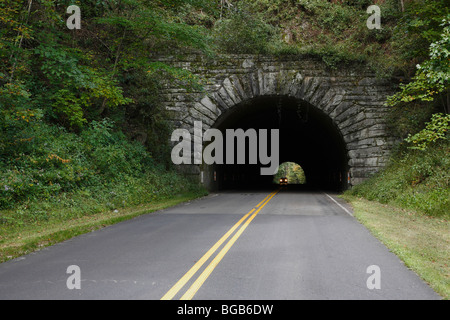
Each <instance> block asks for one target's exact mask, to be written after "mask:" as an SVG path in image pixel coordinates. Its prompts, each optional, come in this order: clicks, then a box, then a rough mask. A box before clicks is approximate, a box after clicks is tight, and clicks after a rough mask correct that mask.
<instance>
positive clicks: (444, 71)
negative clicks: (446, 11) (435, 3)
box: [388, 15, 450, 113]
mask: <svg viewBox="0 0 450 320" xmlns="http://www.w3.org/2000/svg"><path fill="white" fill-rule="evenodd" d="M441 25H442V27H443V32H442V34H441V39H440V40H438V41H436V42H433V43H432V44H431V45H430V49H429V59H428V60H426V61H425V62H424V63H422V64H418V65H417V72H416V75H415V76H414V77H413V79H412V81H411V82H410V83H408V84H406V85H400V89H401V91H400V92H398V93H397V94H395V95H393V96H391V97H390V98H389V99H388V103H389V105H391V106H395V105H397V104H399V103H401V102H411V101H415V100H421V101H434V100H435V98H437V97H440V98H441V101H442V107H443V109H444V112H445V113H449V105H450V84H449V79H450V15H449V16H448V17H447V18H446V19H444V20H443V22H442V24H441Z"/></svg>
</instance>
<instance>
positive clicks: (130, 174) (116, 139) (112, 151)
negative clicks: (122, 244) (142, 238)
mask: <svg viewBox="0 0 450 320" xmlns="http://www.w3.org/2000/svg"><path fill="white" fill-rule="evenodd" d="M29 130H31V131H32V132H31V133H32V134H33V136H34V138H33V140H32V141H29V142H28V148H26V149H25V148H22V150H21V152H18V154H17V155H15V156H14V158H13V157H11V155H4V156H5V157H4V158H7V157H8V156H9V158H8V159H5V160H6V161H5V162H2V164H1V165H0V209H6V208H16V209H17V208H20V207H21V206H22V204H24V203H25V204H27V203H28V204H31V203H34V204H35V205H36V203H39V202H40V201H42V200H45V201H50V202H51V201H57V200H56V199H60V198H61V197H62V196H63V195H64V194H67V195H68V194H84V195H86V196H87V195H89V197H91V198H95V197H97V196H101V195H103V196H104V194H105V193H106V194H110V192H114V193H116V194H118V192H120V194H121V197H119V199H121V201H126V202H127V203H130V202H133V203H142V202H139V201H143V199H147V200H149V201H150V200H151V199H152V198H151V197H150V198H149V197H148V196H144V195H143V194H142V193H143V192H149V191H150V190H151V195H152V196H154V197H156V196H158V197H162V196H170V195H174V194H177V193H179V192H183V191H186V190H189V189H192V188H195V185H194V184H191V183H190V182H189V181H188V180H186V179H185V178H183V177H181V176H178V175H177V174H176V173H175V172H171V171H166V170H165V168H163V167H161V166H160V165H159V164H158V163H156V162H155V161H154V160H153V158H152V157H151V155H150V154H149V153H148V152H147V151H146V150H145V148H144V146H143V145H142V144H140V143H137V142H130V141H129V140H128V139H127V138H126V137H125V135H124V134H123V133H122V132H121V131H118V130H116V129H115V128H114V125H113V123H112V122H111V121H109V120H107V119H104V120H102V121H99V122H97V121H92V122H91V123H90V124H89V126H88V127H87V128H86V129H85V130H84V131H83V132H82V133H81V134H75V133H71V132H67V130H65V129H64V128H61V127H56V126H54V125H50V126H49V125H46V124H44V123H41V124H40V125H39V126H37V127H35V128H33V129H31V128H29ZM166 178H167V179H168V180H167V181H165V179H166ZM174 183H178V185H174ZM138 188H142V190H141V191H139V190H138ZM137 194H139V196H137ZM52 199H53V200H52ZM103 200H108V201H111V200H110V199H109V198H108V197H107V198H105V199H103ZM114 203H115V205H118V204H117V202H114Z"/></svg>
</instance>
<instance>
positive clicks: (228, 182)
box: [209, 96, 348, 191]
mask: <svg viewBox="0 0 450 320" xmlns="http://www.w3.org/2000/svg"><path fill="white" fill-rule="evenodd" d="M215 128H217V129H219V130H221V131H222V133H223V136H224V139H225V130H226V129H243V130H244V131H246V130H248V129H256V130H257V132H258V130H259V129H268V132H269V137H270V129H279V130H280V140H279V146H280V149H279V151H280V153H279V164H281V163H283V162H287V161H290V162H295V163H297V164H299V165H300V166H301V167H302V168H303V170H304V172H305V176H306V182H307V183H306V187H308V188H314V189H321V190H334V191H342V190H345V189H346V188H347V172H348V167H347V163H348V158H347V157H348V156H347V150H346V146H345V143H344V141H343V138H342V136H341V134H340V132H339V130H338V128H337V127H336V126H335V125H334V124H333V122H332V120H331V118H330V117H328V116H327V115H325V114H324V113H323V112H322V111H321V110H319V109H317V108H315V107H313V106H312V105H309V104H308V103H306V102H303V101H300V100H297V99H294V98H289V97H279V96H276V97H259V98H256V99H253V100H251V101H250V102H246V103H244V104H241V105H237V106H235V107H234V108H232V109H230V110H228V111H227V112H226V113H224V114H222V115H221V117H220V118H219V119H218V121H217V122H216V125H215ZM258 138H260V137H258ZM225 140H226V139H225ZM269 141H270V138H269ZM224 149H225V148H224ZM270 150H271V149H270V147H269V152H270ZM248 151H249V146H248V141H247V143H246V154H247V157H248ZM224 153H225V154H226V151H225V150H224ZM269 154H270V153H269ZM225 158H226V155H225ZM235 158H236V152H235ZM247 159H248V158H247ZM245 163H246V164H243V165H242V164H222V165H218V164H216V165H212V166H211V167H212V168H210V169H209V170H210V171H211V170H212V171H214V175H211V176H214V181H213V182H212V183H211V185H212V189H216V190H228V189H233V190H236V189H246V188H269V187H273V176H264V175H261V173H260V168H261V166H263V165H262V164H261V163H259V164H253V165H251V164H248V163H249V161H246V162H245ZM267 166H268V165H267ZM267 166H263V167H267Z"/></svg>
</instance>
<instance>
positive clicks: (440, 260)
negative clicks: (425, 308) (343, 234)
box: [342, 194, 450, 300]
mask: <svg viewBox="0 0 450 320" xmlns="http://www.w3.org/2000/svg"><path fill="white" fill-rule="evenodd" d="M342 197H343V198H344V199H345V200H347V201H348V202H349V203H350V204H351V205H352V206H353V208H354V215H355V217H356V218H357V219H358V221H360V222H361V223H362V224H363V225H365V226H366V227H367V228H368V229H369V230H370V231H371V233H372V234H373V235H374V236H375V237H377V238H378V239H379V240H380V241H381V242H383V243H384V244H385V245H386V246H387V247H388V248H389V250H391V251H392V252H393V253H395V254H396V255H397V256H398V257H399V258H400V259H401V260H402V261H403V262H404V263H405V265H406V266H407V267H408V268H410V269H412V270H413V271H414V272H416V273H417V274H418V275H419V276H420V277H421V278H422V279H423V280H424V281H425V282H427V283H428V284H429V285H430V286H431V288H433V289H434V290H435V291H436V292H437V293H438V294H440V295H441V296H442V297H443V298H444V299H446V300H448V299H449V298H450V268H449V266H448V264H449V262H450V233H449V230H450V229H449V227H450V224H449V220H448V218H446V217H442V216H441V217H432V216H429V215H425V214H423V213H420V212H417V211H413V210H407V209H402V208H399V207H396V206H392V205H387V204H382V203H379V202H376V201H369V200H366V199H363V198H358V197H355V196H351V195H349V194H344V195H343V196H342Z"/></svg>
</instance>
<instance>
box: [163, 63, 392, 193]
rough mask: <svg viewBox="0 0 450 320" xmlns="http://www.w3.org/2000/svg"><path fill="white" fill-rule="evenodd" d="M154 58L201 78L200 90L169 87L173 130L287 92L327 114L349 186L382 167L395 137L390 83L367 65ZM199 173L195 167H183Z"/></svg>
mask: <svg viewBox="0 0 450 320" xmlns="http://www.w3.org/2000/svg"><path fill="white" fill-rule="evenodd" d="M158 61H161V62H165V63H167V64H170V65H172V66H174V67H180V68H183V69H187V70H190V71H191V72H193V73H194V74H195V75H197V76H198V77H199V78H200V79H202V81H203V82H204V88H203V91H201V92H186V90H184V89H180V88H179V87H170V86H167V87H166V88H165V90H164V92H163V95H164V97H165V99H164V100H165V102H164V103H165V107H166V108H167V109H168V110H171V111H172V112H171V114H172V121H173V123H174V127H175V128H186V129H189V130H191V131H192V128H193V123H194V121H202V122H203V130H206V129H208V128H210V127H214V126H215V124H216V123H217V122H218V120H220V118H221V117H224V116H226V115H225V113H226V111H227V110H228V109H231V108H235V107H240V106H242V105H245V102H248V101H251V100H252V99H254V98H256V97H263V96H286V97H292V98H296V99H298V100H301V101H304V102H307V103H309V104H310V105H312V106H313V107H315V108H318V109H320V110H321V111H323V113H325V114H326V115H327V116H328V117H330V118H331V119H332V121H333V123H334V124H335V126H336V127H337V128H339V131H340V133H341V135H342V137H343V140H344V141H345V143H346V147H347V152H348V159H349V161H348V168H349V169H348V171H349V178H350V181H349V183H350V185H356V184H358V183H360V182H362V181H363V180H364V179H367V178H368V177H369V176H370V175H371V174H373V173H375V172H377V171H378V170H379V169H380V168H382V167H383V166H385V165H386V162H387V159H388V157H389V154H390V150H391V149H392V146H393V144H394V143H395V139H394V138H393V137H391V136H389V133H388V132H387V130H386V120H385V119H386V114H387V112H388V111H387V107H386V106H385V101H386V97H387V96H388V95H391V94H392V93H393V87H392V86H391V85H390V84H389V83H388V82H387V81H385V80H381V79H378V78H376V77H375V75H374V73H373V72H372V71H371V70H369V69H368V68H366V67H364V66H361V65H358V66H347V65H346V66H342V67H341V68H337V69H334V70H330V69H329V68H327V67H326V66H325V65H324V64H323V63H321V62H320V61H317V60H314V59H312V58H305V57H298V56H287V57H281V58H280V57H270V56H256V55H227V56H220V57H215V58H214V60H210V59H208V58H206V57H203V56H200V55H192V56H187V57H183V58H179V57H169V56H165V57H160V58H158ZM186 169H187V171H189V172H191V173H193V174H198V175H199V176H200V169H199V167H198V166H197V167H196V166H193V167H190V168H186Z"/></svg>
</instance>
